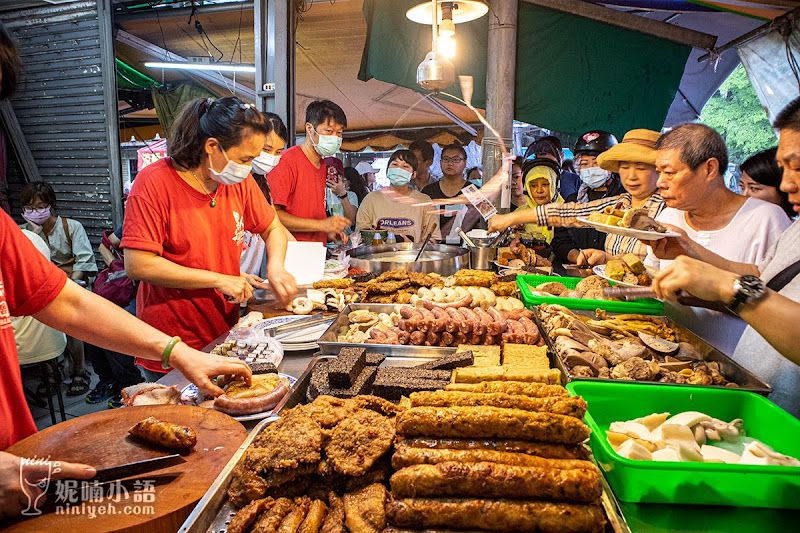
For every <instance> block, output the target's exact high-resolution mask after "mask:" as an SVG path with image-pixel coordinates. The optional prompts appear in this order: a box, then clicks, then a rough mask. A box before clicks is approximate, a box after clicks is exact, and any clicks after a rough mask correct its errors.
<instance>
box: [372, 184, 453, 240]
mask: <svg viewBox="0 0 800 533" xmlns="http://www.w3.org/2000/svg"><path fill="white" fill-rule="evenodd" d="M389 190H392V188H391V187H390V188H387V189H382V190H380V191H373V192H371V193H369V194H368V195H367V196H365V197H364V202H363V203H362V204H361V207H359V208H358V216H356V229H357V230H362V229H373V228H376V227H378V226H380V228H381V229H385V230H389V231H392V232H393V233H394V234H395V235H408V236H410V237H411V238H413V239H414V242H420V241H421V240H422V239H424V238H425V236H426V235H428V233H431V234H432V238H433V239H437V240H439V239H441V236H440V233H439V215H438V214H436V212H435V211H434V210H432V209H430V208H429V207H422V206H415V205H413V204H419V203H423V202H430V201H431V197H430V196H428V195H427V194H422V193H421V192H417V191H415V190H412V191H411V194H410V195H409V196H408V199H409V201H408V202H407V203H406V202H400V201H398V200H396V199H395V198H392V197H391V196H390V194H388V193H387V192H386V191H389Z"/></svg>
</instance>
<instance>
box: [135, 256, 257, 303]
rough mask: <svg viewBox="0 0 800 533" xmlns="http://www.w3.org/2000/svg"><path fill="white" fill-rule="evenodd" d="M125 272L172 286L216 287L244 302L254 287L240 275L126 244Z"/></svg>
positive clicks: (150, 281)
mask: <svg viewBox="0 0 800 533" xmlns="http://www.w3.org/2000/svg"><path fill="white" fill-rule="evenodd" d="M125 273H126V274H127V276H128V277H129V278H131V279H133V280H139V281H146V282H148V283H152V284H153V285H159V286H162V287H172V288H174V289H216V290H218V291H219V292H221V293H222V294H224V295H226V296H229V297H230V298H231V301H233V302H239V303H241V302H246V301H247V300H249V299H250V298H251V297H252V296H253V288H252V287H251V286H250V283H248V281H247V279H246V278H244V277H243V276H228V275H225V274H219V273H217V272H211V271H209V270H201V269H198V268H189V267H185V266H181V265H179V264H177V263H173V262H172V261H170V260H169V259H165V258H164V257H161V256H159V255H157V254H155V253H153V252H148V251H145V250H136V249H134V248H125Z"/></svg>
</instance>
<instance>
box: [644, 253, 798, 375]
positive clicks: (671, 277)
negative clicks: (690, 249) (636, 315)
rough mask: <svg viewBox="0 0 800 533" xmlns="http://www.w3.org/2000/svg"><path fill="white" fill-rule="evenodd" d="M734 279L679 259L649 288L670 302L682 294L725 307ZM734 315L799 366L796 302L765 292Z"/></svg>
mask: <svg viewBox="0 0 800 533" xmlns="http://www.w3.org/2000/svg"><path fill="white" fill-rule="evenodd" d="M738 277H739V274H737V273H735V272H730V271H725V270H722V269H720V268H717V267H716V266H713V265H710V264H708V263H704V262H702V261H698V260H696V259H691V258H689V257H686V256H682V257H678V258H677V259H675V261H673V262H672V264H670V265H668V266H667V267H665V268H664V269H663V270H661V271H660V272H659V273H658V274H656V276H655V278H654V279H653V285H652V287H653V291H655V293H656V294H657V295H658V297H659V298H666V299H668V300H672V301H676V300H677V297H678V294H679V293H680V292H681V291H686V292H688V293H690V294H692V295H694V296H696V297H698V298H702V299H703V300H709V301H712V302H722V303H723V304H728V303H730V302H731V301H732V300H733V297H734V291H733V283H734V281H735V280H736V278H738ZM738 314H739V316H740V317H741V318H742V320H744V321H745V322H747V323H748V324H750V326H752V327H753V329H755V330H756V331H757V332H758V333H759V334H760V335H761V336H762V337H764V339H765V340H766V341H767V342H768V343H770V344H771V345H772V347H773V348H775V350H777V351H778V353H780V354H781V355H782V356H784V357H786V358H787V359H789V360H790V361H792V362H793V363H794V364H796V365H800V343H798V342H797V329H798V325H800V318H798V317H800V302H795V301H794V300H790V299H789V298H787V297H785V296H783V295H781V294H778V293H777V292H775V291H773V290H771V289H766V292H765V294H764V296H762V297H761V298H759V299H758V300H756V301H754V302H750V303H747V304H745V305H744V306H743V307H742V308H741V309H740V310H739V313H738Z"/></svg>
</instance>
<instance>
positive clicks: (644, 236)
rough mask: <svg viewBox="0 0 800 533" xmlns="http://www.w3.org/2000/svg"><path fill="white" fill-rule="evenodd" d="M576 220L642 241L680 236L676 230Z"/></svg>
mask: <svg viewBox="0 0 800 533" xmlns="http://www.w3.org/2000/svg"><path fill="white" fill-rule="evenodd" d="M576 220H577V221H578V222H583V223H584V224H586V225H587V226H591V227H593V228H594V229H596V230H598V231H602V232H603V233H613V234H615V235H622V236H623V237H633V238H634V239H639V240H641V241H657V240H660V239H666V238H667V237H680V234H679V233H675V232H674V231H668V232H666V233H659V232H657V231H645V230H641V229H632V228H622V227H619V226H610V225H608V224H601V223H599V222H592V221H591V220H589V219H588V218H583V217H578V218H576Z"/></svg>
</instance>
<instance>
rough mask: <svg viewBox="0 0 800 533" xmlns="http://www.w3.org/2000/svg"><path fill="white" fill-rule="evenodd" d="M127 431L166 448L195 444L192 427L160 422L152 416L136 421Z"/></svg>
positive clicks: (194, 434)
mask: <svg viewBox="0 0 800 533" xmlns="http://www.w3.org/2000/svg"><path fill="white" fill-rule="evenodd" d="M128 433H130V434H131V435H133V436H134V437H139V438H141V439H144V440H146V441H148V442H152V443H153V444H159V445H161V446H165V447H167V448H176V449H188V448H192V447H194V445H195V444H197V433H195V431H194V430H193V429H192V428H189V427H186V426H179V425H177V424H172V423H170V422H161V421H160V420H157V419H156V418H155V417H152V416H150V417H148V418H145V419H144V420H142V421H141V422H138V423H137V424H136V425H135V426H133V427H132V428H131V429H129V430H128Z"/></svg>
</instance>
